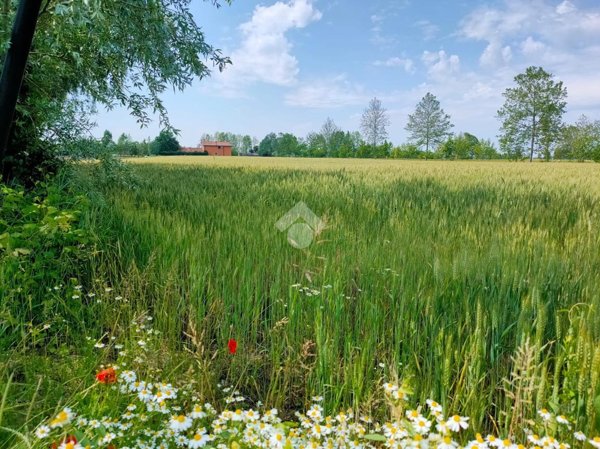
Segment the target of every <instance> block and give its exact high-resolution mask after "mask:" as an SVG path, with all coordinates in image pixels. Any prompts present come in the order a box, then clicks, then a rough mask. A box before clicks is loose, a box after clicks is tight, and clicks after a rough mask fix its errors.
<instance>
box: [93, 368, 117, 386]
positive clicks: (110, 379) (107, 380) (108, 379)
mask: <svg viewBox="0 0 600 449" xmlns="http://www.w3.org/2000/svg"><path fill="white" fill-rule="evenodd" d="M96 379H97V380H98V382H100V383H101V384H112V383H115V382H116V381H117V373H116V372H115V369H114V368H112V367H111V368H106V369H103V370H102V371H100V372H99V373H98V374H96Z"/></svg>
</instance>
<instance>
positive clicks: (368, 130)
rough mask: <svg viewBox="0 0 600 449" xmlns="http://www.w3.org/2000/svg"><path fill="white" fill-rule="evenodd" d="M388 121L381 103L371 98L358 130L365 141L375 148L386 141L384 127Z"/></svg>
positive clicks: (387, 124) (386, 134)
mask: <svg viewBox="0 0 600 449" xmlns="http://www.w3.org/2000/svg"><path fill="white" fill-rule="evenodd" d="M389 124H390V120H389V118H388V116H387V113H386V110H385V109H384V108H383V106H382V105H381V101H380V100H378V99H377V98H373V99H372V100H371V101H370V102H369V106H368V107H367V109H365V110H364V112H363V115H362V119H361V122H360V129H361V131H362V133H363V134H364V136H365V139H366V141H367V142H368V143H369V144H370V145H372V146H373V147H376V146H377V145H379V143H381V142H383V141H384V140H385V139H387V136H388V133H387V130H386V127H387V126H389Z"/></svg>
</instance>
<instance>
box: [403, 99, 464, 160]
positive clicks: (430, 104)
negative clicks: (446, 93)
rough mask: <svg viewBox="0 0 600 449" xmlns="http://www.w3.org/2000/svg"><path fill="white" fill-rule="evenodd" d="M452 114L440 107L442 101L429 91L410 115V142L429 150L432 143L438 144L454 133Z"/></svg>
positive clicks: (407, 126) (407, 127)
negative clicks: (451, 120) (451, 121)
mask: <svg viewBox="0 0 600 449" xmlns="http://www.w3.org/2000/svg"><path fill="white" fill-rule="evenodd" d="M453 126H454V125H453V124H452V123H450V116H449V115H448V114H446V113H445V112H444V110H443V109H442V108H440V102H439V101H438V99H437V98H436V97H435V95H432V94H431V93H430V92H427V93H426V94H425V96H424V97H423V98H422V99H421V101H419V103H418V104H417V107H416V109H415V112H414V114H412V115H409V116H408V123H407V124H406V127H405V128H404V129H406V131H408V133H409V140H410V142H412V143H414V144H416V145H417V146H419V147H423V146H424V147H425V151H429V149H430V148H431V146H432V145H435V146H438V145H440V144H441V143H442V142H444V140H446V139H447V138H448V137H450V136H451V135H452V133H451V131H450V130H451V129H452V127H453Z"/></svg>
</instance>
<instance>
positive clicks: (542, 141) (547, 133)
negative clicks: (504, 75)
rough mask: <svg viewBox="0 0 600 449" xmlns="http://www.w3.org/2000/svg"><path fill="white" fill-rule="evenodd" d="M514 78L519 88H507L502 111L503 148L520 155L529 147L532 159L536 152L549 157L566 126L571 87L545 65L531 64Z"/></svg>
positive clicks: (507, 151)
mask: <svg viewBox="0 0 600 449" xmlns="http://www.w3.org/2000/svg"><path fill="white" fill-rule="evenodd" d="M514 81H515V83H516V87H512V88H508V89H506V90H505V91H504V94H503V95H504V98H505V102H504V105H503V106H502V108H501V109H500V110H499V111H498V118H499V119H501V120H502V127H501V134H500V147H501V149H502V150H504V151H505V152H506V153H507V154H509V155H512V156H513V157H516V158H521V157H522V156H523V154H524V152H525V148H527V147H529V161H533V155H534V153H535V152H538V154H543V155H544V157H545V158H546V159H549V158H550V155H551V148H552V145H553V144H554V143H555V142H556V140H557V138H558V135H559V133H560V129H561V126H562V116H563V114H564V112H565V107H566V105H567V102H566V101H565V100H566V98H567V89H566V88H565V87H563V83H562V81H558V82H555V81H554V80H553V75H552V74H550V73H548V72H546V71H545V70H544V69H543V68H541V67H533V66H532V67H528V68H527V69H526V70H525V73H521V74H519V75H517V76H515V78H514Z"/></svg>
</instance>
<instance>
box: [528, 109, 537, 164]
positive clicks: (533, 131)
mask: <svg viewBox="0 0 600 449" xmlns="http://www.w3.org/2000/svg"><path fill="white" fill-rule="evenodd" d="M535 132H536V129H535V115H534V116H533V124H532V126H531V148H530V150H529V162H533V148H534V144H535Z"/></svg>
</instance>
